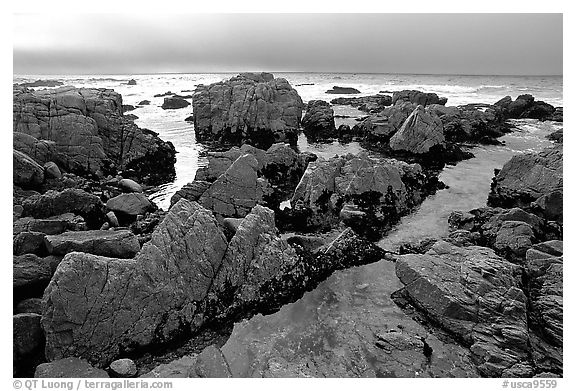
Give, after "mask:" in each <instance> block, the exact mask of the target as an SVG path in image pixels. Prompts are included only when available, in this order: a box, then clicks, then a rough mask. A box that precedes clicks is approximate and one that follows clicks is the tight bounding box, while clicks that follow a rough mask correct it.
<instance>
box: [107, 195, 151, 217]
mask: <svg viewBox="0 0 576 391" xmlns="http://www.w3.org/2000/svg"><path fill="white" fill-rule="evenodd" d="M106 208H108V209H110V210H111V211H113V212H115V213H117V214H120V215H127V216H133V217H136V216H137V215H143V214H145V213H146V212H150V211H153V210H154V205H153V204H152V202H150V200H149V199H148V198H147V197H146V196H145V195H144V194H142V193H126V194H120V195H117V196H116V197H113V198H110V199H109V200H108V202H106Z"/></svg>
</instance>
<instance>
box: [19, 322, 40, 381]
mask: <svg viewBox="0 0 576 391" xmlns="http://www.w3.org/2000/svg"><path fill="white" fill-rule="evenodd" d="M12 321H13V338H12V346H13V360H14V361H13V363H14V367H13V373H14V376H16V377H20V376H29V375H30V374H28V373H25V372H24V371H25V369H26V368H27V367H30V366H34V365H37V364H39V363H40V362H42V360H43V357H44V353H43V348H44V333H43V332H42V328H41V327H40V315H38V314H18V315H14V316H13V317H12ZM23 372H24V373H23Z"/></svg>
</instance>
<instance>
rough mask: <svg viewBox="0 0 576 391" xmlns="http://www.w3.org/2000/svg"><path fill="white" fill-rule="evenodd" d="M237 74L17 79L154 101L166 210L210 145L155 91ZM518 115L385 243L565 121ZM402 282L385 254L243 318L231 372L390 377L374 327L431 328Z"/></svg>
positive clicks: (551, 96)
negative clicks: (400, 294) (406, 305)
mask: <svg viewBox="0 0 576 391" xmlns="http://www.w3.org/2000/svg"><path fill="white" fill-rule="evenodd" d="M231 76H233V74H229V73H228V74H157V75H89V76H73V75H68V76H63V75H60V76H41V75H26V76H22V75H16V76H14V82H23V81H33V80H37V79H56V80H61V81H63V82H65V83H66V84H70V85H74V86H77V87H106V88H112V89H114V90H116V91H117V92H119V93H121V94H122V96H123V100H124V104H130V105H137V104H138V103H139V102H140V101H142V100H145V99H146V100H150V101H151V104H150V105H149V106H142V107H139V108H137V109H136V110H134V111H131V112H130V113H131V114H135V115H136V116H138V119H137V120H136V123H137V124H138V125H139V126H140V127H143V128H148V129H151V130H153V131H155V132H157V133H159V135H160V137H161V138H162V139H164V140H167V141H171V142H172V143H173V144H174V146H175V148H176V150H177V152H178V154H177V163H176V180H175V181H174V182H172V183H169V184H166V185H164V186H162V187H161V188H160V189H159V190H158V191H156V192H155V193H154V194H151V195H150V196H151V198H152V199H153V200H154V201H155V202H156V203H157V204H158V205H159V206H160V207H162V208H164V209H167V208H168V207H169V205H170V197H171V196H172V194H174V192H175V191H176V190H178V189H179V188H181V187H182V186H183V185H184V184H186V183H188V182H190V181H192V180H193V179H194V176H195V173H196V171H197V169H198V168H199V167H201V166H203V165H205V164H206V161H205V159H203V158H202V157H201V152H202V151H203V150H204V147H203V146H202V145H201V144H199V143H197V142H196V140H195V136H194V129H193V125H192V123H189V122H186V121H185V120H184V119H185V118H186V117H188V116H189V115H191V114H192V106H189V107H188V108H184V109H179V110H163V109H162V108H160V105H161V104H162V102H163V98H154V97H153V96H154V95H155V94H162V93H165V92H167V91H172V92H174V93H179V94H191V91H193V90H194V88H195V87H196V86H197V85H199V84H209V83H213V82H216V81H219V80H224V79H227V78H229V77H231ZM275 76H276V77H284V78H286V79H287V80H288V81H289V82H290V84H291V85H292V86H293V87H294V88H295V89H296V90H297V91H298V93H299V94H300V96H301V97H302V99H303V100H304V101H308V100H311V99H322V100H326V101H330V100H331V99H334V98H336V97H338V96H340V95H332V94H326V91H327V90H329V89H330V88H332V87H333V86H345V87H354V88H356V89H358V90H359V91H361V93H360V94H355V95H345V96H362V95H372V94H376V93H378V92H380V91H385V92H393V91H399V90H404V89H417V90H421V91H425V92H435V93H437V94H438V95H440V96H444V97H447V98H448V103H447V105H449V106H450V105H461V104H467V103H494V102H496V101H497V100H499V99H501V98H503V97H504V96H506V95H510V96H511V97H512V98H513V99H515V98H516V97H517V96H518V95H520V94H527V93H529V94H532V95H534V97H535V98H536V99H537V100H544V101H546V102H548V103H550V104H552V105H554V106H562V105H563V87H562V77H544V76H529V77H524V76H455V75H454V76H450V75H388V74H332V73H276V74H275ZM130 79H135V80H136V83H137V84H136V85H133V86H131V85H127V82H128V80H130ZM334 111H335V114H337V115H346V116H349V118H336V125H337V126H338V125H340V124H341V123H347V124H350V125H353V124H354V123H356V120H355V118H357V117H361V116H364V115H365V113H362V112H360V111H358V110H356V109H353V108H351V107H349V106H334ZM513 123H514V124H515V126H516V129H515V131H514V132H512V133H510V134H507V135H505V136H504V137H502V138H501V141H503V142H504V145H500V146H477V147H474V148H472V149H471V152H472V153H474V155H475V158H473V159H470V160H466V161H463V162H460V163H458V164H457V165H455V166H448V167H446V168H445V169H444V170H443V171H442V172H441V173H440V176H439V179H440V180H442V181H443V182H444V183H445V184H446V185H447V188H446V189H444V190H440V191H438V192H437V193H436V194H435V195H432V196H430V197H428V198H427V199H426V200H425V201H424V202H423V203H422V204H421V205H420V206H419V207H418V208H417V209H416V210H415V211H414V213H412V214H410V215H408V216H406V217H404V218H403V219H402V220H401V221H400V223H399V224H398V225H397V226H396V227H395V228H394V229H393V230H392V231H391V232H390V233H389V234H388V235H387V236H386V237H384V238H383V239H382V240H381V241H380V242H379V245H380V246H381V247H383V248H385V249H388V250H393V251H394V250H396V249H397V248H398V247H399V245H400V244H402V243H403V242H407V241H415V240H419V239H424V238H430V237H431V238H439V237H441V236H442V235H444V234H446V233H447V232H448V225H447V218H448V216H449V214H450V212H451V211H453V210H462V211H468V210H471V209H473V208H478V207H482V206H485V205H486V200H487V196H488V192H489V191H490V182H491V178H492V176H493V174H494V169H495V168H501V167H502V165H503V164H504V163H505V162H506V161H507V160H508V159H510V157H511V156H513V155H514V154H517V153H526V152H537V151H540V150H542V149H544V148H545V147H547V146H550V145H552V142H551V141H549V140H547V139H546V135H548V134H550V133H551V132H553V131H555V130H557V129H560V128H562V123H556V122H550V121H546V122H540V121H536V120H516V121H513ZM298 146H299V148H300V149H301V150H302V151H310V152H314V153H316V154H318V155H320V156H322V157H325V158H328V157H331V156H334V155H336V154H345V153H349V152H351V153H358V152H360V151H362V147H361V146H360V145H359V144H358V143H354V142H352V143H348V144H340V143H339V142H336V141H335V142H333V143H309V142H308V141H307V140H306V137H305V136H304V135H301V136H300V137H299V140H298ZM400 287H401V284H400V282H399V281H398V279H397V278H396V276H395V273H394V265H393V264H392V263H390V262H388V261H385V260H382V261H380V262H376V263H374V264H370V265H364V266H361V267H353V268H350V269H347V270H342V271H338V272H335V273H334V274H333V275H332V276H330V277H329V278H328V279H326V280H325V281H323V282H322V283H320V284H319V285H318V287H316V288H315V289H314V290H313V291H311V292H308V293H306V294H305V295H304V296H303V297H302V298H301V299H299V300H297V301H296V302H294V303H291V304H288V305H285V306H284V307H282V308H281V309H280V310H279V311H278V312H276V313H274V314H269V315H256V316H254V317H252V318H251V319H247V320H244V321H242V322H239V323H237V324H236V325H235V327H234V330H233V332H232V334H231V336H230V337H229V338H228V342H227V343H226V344H225V345H224V346H223V348H222V351H223V352H224V354H225V356H226V358H227V360H228V362H229V363H230V366H231V369H232V371H233V373H234V374H235V375H241V376H272V375H274V374H284V375H286V376H287V375H294V374H298V375H299V376H308V375H310V376H391V373H393V372H394V370H395V369H394V367H393V365H392V366H391V367H390V365H391V364H390V363H386V362H379V361H378V360H380V358H378V357H379V356H378V355H377V354H374V335H375V334H377V333H378V331H379V330H381V329H383V328H387V327H392V326H393V325H395V324H402V325H404V327H407V328H409V329H410V331H411V332H414V333H420V334H421V335H423V334H426V333H427V331H426V330H425V329H424V328H423V327H422V326H421V325H420V324H419V323H417V322H415V321H414V320H413V319H411V318H410V317H409V316H407V315H406V314H405V313H404V312H403V311H402V310H400V309H399V308H398V306H396V305H395V304H394V303H393V302H392V300H391V299H390V295H391V293H392V292H394V291H395V290H397V289H399V288H400ZM434 338H435V337H432V336H428V343H431V344H433V345H434V346H433V347H434V349H435V350H434V351H435V354H444V357H445V360H446V362H447V363H451V362H458V361H459V360H461V359H462V357H461V356H459V354H461V353H459V350H458V348H457V347H456V345H453V344H450V343H447V342H445V341H440V340H438V339H434ZM400 367H402V368H404V369H402V370H406V368H408V369H411V367H410V363H409V362H407V363H404V364H403V365H400ZM400 367H398V368H400ZM382 368H390V371H391V372H390V373H388V372H386V371H384V372H383V370H382ZM398 368H396V369H398ZM435 368H436V369H434V368H432V369H430V368H428V369H419V368H416V369H414V370H413V372H410V373H403V374H402V375H403V376H417V377H418V376H437V375H446V374H445V373H443V372H442V370H443V369H442V368H441V367H435ZM412 369H413V368H412ZM399 370H400V369H399ZM434 371H436V372H434ZM438 371H439V372H438ZM450 373H451V374H452V375H453V374H454V373H452V372H450ZM455 374H456V375H460V376H465V375H466V374H465V373H458V372H455ZM396 375H398V373H396Z"/></svg>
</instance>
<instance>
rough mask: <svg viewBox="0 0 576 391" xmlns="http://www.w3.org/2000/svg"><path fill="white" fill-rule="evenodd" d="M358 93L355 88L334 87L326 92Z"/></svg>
mask: <svg viewBox="0 0 576 391" xmlns="http://www.w3.org/2000/svg"><path fill="white" fill-rule="evenodd" d="M359 93H360V91H358V90H357V89H356V88H352V87H339V86H334V87H332V89H331V90H328V91H326V94H359Z"/></svg>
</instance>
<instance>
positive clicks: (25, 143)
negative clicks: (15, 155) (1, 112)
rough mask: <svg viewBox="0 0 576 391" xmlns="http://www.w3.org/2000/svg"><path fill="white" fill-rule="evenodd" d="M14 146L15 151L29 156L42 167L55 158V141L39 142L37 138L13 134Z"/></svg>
mask: <svg viewBox="0 0 576 391" xmlns="http://www.w3.org/2000/svg"><path fill="white" fill-rule="evenodd" d="M12 146H13V148H14V149H15V150H17V151H20V152H22V153H24V154H26V155H28V156H29V157H31V158H32V159H34V161H36V163H38V164H40V165H43V164H44V163H47V162H49V161H50V160H51V159H52V158H53V156H54V142H53V141H47V140H38V139H37V138H36V137H34V136H30V135H29V134H26V133H21V132H13V133H12Z"/></svg>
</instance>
